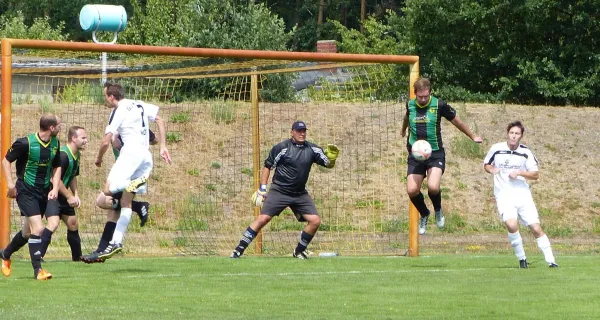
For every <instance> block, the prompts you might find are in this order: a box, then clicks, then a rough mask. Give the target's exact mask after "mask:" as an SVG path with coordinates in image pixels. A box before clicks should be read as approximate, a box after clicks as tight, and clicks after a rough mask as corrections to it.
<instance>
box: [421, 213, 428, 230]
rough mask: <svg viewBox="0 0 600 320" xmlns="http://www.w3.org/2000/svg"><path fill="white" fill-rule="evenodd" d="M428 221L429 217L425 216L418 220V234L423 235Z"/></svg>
mask: <svg viewBox="0 0 600 320" xmlns="http://www.w3.org/2000/svg"><path fill="white" fill-rule="evenodd" d="M428 220H429V215H426V216H424V217H421V219H419V234H425V231H426V230H427V221H428Z"/></svg>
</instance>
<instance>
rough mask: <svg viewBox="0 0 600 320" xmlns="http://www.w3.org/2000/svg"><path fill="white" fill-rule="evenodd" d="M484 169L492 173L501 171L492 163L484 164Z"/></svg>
mask: <svg viewBox="0 0 600 320" xmlns="http://www.w3.org/2000/svg"><path fill="white" fill-rule="evenodd" d="M483 170H485V172H487V173H491V174H497V173H498V172H500V169H498V168H496V167H494V166H493V165H491V164H485V165H483Z"/></svg>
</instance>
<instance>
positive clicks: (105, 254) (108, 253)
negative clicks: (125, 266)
mask: <svg viewBox="0 0 600 320" xmlns="http://www.w3.org/2000/svg"><path fill="white" fill-rule="evenodd" d="M121 251H123V245H122V244H120V243H111V244H109V245H108V247H106V249H105V250H104V251H102V252H100V253H99V254H98V258H99V259H101V260H106V259H110V258H112V257H113V256H114V255H115V254H117V253H119V252H121Z"/></svg>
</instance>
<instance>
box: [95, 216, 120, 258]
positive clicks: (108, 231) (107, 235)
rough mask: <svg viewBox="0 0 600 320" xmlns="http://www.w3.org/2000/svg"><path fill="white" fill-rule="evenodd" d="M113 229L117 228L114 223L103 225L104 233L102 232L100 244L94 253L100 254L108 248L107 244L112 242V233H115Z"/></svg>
mask: <svg viewBox="0 0 600 320" xmlns="http://www.w3.org/2000/svg"><path fill="white" fill-rule="evenodd" d="M115 228H117V223H116V222H112V221H108V222H107V223H106V224H105V225H104V231H103V232H102V237H101V238H100V243H99V244H98V249H96V252H102V251H104V250H105V249H106V247H108V243H109V242H110V240H112V237H113V233H115Z"/></svg>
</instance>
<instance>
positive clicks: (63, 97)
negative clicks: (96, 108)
mask: <svg viewBox="0 0 600 320" xmlns="http://www.w3.org/2000/svg"><path fill="white" fill-rule="evenodd" d="M57 99H58V100H59V101H60V102H62V103H92V104H103V103H104V93H103V88H102V86H100V85H97V84H93V83H89V82H85V81H82V82H77V83H76V84H71V85H68V86H65V87H64V88H63V90H62V92H60V93H59V94H57Z"/></svg>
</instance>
